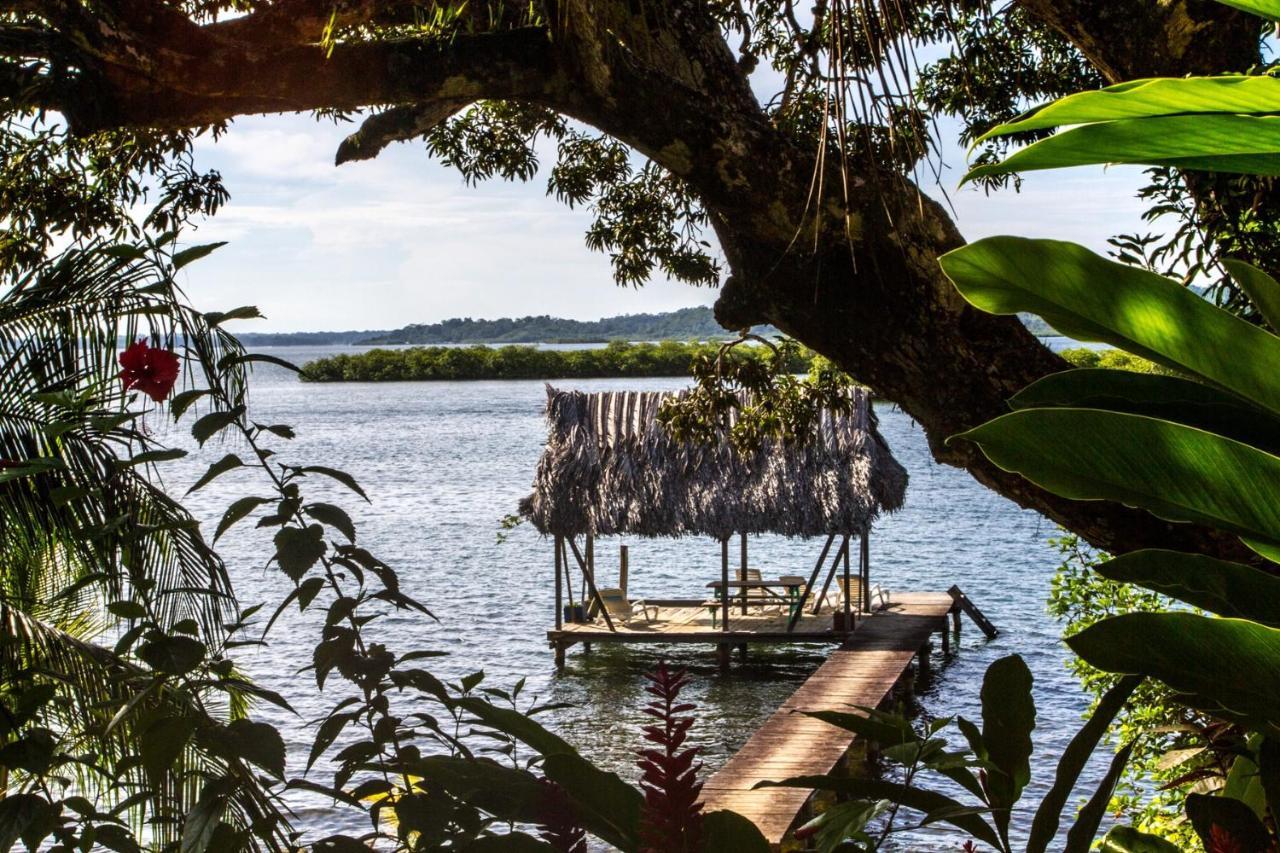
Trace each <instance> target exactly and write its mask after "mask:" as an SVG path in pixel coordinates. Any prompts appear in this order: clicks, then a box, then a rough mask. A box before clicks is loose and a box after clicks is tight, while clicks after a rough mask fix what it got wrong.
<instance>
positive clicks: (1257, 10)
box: [1218, 0, 1280, 21]
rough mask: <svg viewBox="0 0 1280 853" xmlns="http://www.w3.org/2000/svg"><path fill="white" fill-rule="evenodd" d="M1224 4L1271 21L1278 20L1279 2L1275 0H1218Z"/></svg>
mask: <svg viewBox="0 0 1280 853" xmlns="http://www.w3.org/2000/svg"><path fill="white" fill-rule="evenodd" d="M1218 2H1219V3H1221V4H1222V5H1224V6H1231V7H1232V8H1235V9H1242V10H1244V11H1246V12H1252V13H1253V14H1255V15H1258V16H1260V17H1263V18H1269V19H1270V20H1272V21H1280V3H1277V2H1276V0H1218Z"/></svg>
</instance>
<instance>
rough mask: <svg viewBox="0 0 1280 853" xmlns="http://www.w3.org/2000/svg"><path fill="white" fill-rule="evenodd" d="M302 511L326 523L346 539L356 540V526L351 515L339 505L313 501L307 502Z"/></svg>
mask: <svg viewBox="0 0 1280 853" xmlns="http://www.w3.org/2000/svg"><path fill="white" fill-rule="evenodd" d="M302 511H303V512H305V513H306V514H307V515H309V516H311V517H312V518H314V519H315V520H316V521H318V522H320V523H321V524H327V525H329V526H330V527H332V528H334V529H336V530H338V531H339V532H341V533H342V535H343V536H345V537H347V541H349V542H355V541H356V526H355V524H353V523H352V521H351V516H349V515H347V513H346V511H345V510H343V509H342V508H341V507H337V506H334V505H333V504H326V503H314V504H307V505H305V506H304V507H303V508H302Z"/></svg>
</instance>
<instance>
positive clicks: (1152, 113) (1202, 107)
mask: <svg viewBox="0 0 1280 853" xmlns="http://www.w3.org/2000/svg"><path fill="white" fill-rule="evenodd" d="M1277 111H1280V80H1277V79H1275V78H1273V77H1246V76H1243V75H1224V76H1222V77H1186V78H1176V79H1175V78H1169V77H1155V78H1147V79H1143V80H1130V81H1128V82H1125V83H1119V84H1117V85H1115V86H1108V87H1107V88H1105V89H1095V90H1092V91H1087V92H1077V93H1076V94H1074V95H1068V96H1067V97H1065V98H1059V99H1058V100H1056V101H1053V102H1051V103H1049V104H1046V105H1044V106H1041V107H1037V108H1036V109H1034V110H1031V111H1030V112H1028V113H1026V114H1025V115H1023V116H1021V117H1019V118H1018V119H1017V120H1016V121H1012V122H1009V123H1008V124H1002V125H999V126H997V127H994V128H992V129H991V130H989V131H988V132H987V133H985V134H983V135H982V136H981V137H980V138H979V139H978V140H977V142H975V143H974V144H975V145H980V144H981V143H983V142H986V141H987V140H989V139H993V138H995V137H997V136H1007V135H1009V134H1011V133H1025V132H1026V131H1029V130H1047V129H1049V128H1053V127H1062V126H1064V125H1071V124H1093V123H1095V122H1108V121H1120V120H1124V119H1137V118H1156V117H1159V116H1176V115H1191V114H1197V113H1200V114H1215V113H1216V114H1222V113H1232V114H1237V115H1242V114H1249V113H1274V112H1277Z"/></svg>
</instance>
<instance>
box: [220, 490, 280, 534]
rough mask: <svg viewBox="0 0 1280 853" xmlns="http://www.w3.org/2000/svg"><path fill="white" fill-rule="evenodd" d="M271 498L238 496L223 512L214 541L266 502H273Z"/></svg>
mask: <svg viewBox="0 0 1280 853" xmlns="http://www.w3.org/2000/svg"><path fill="white" fill-rule="evenodd" d="M271 500H272V499H271V498H260V497H252V496H250V497H243V498H237V499H236V500H235V501H234V502H232V504H231V506H229V507H227V510H226V512H224V513H223V514H222V518H221V520H219V521H218V528H217V530H216V531H215V532H214V534H213V541H214V542H217V541H218V539H220V538H221V537H222V534H224V533H226V532H227V531H228V530H229V529H231V526H232V525H233V524H235V523H236V522H237V521H239V520H240V519H242V518H244V517H245V516H246V515H248V514H249V513H251V512H253V511H254V510H255V509H257V508H258V507H260V506H262V505H263V504H266V503H271Z"/></svg>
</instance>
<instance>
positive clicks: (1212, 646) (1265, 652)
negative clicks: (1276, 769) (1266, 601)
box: [1067, 613, 1280, 724]
mask: <svg viewBox="0 0 1280 853" xmlns="http://www.w3.org/2000/svg"><path fill="white" fill-rule="evenodd" d="M1067 645H1068V646H1070V647H1071V650H1072V651H1074V652H1075V653H1076V654H1078V655H1079V656H1080V657H1081V658H1083V659H1084V660H1085V662H1087V663H1089V664H1092V665H1093V666H1096V667H1097V668H1098V669H1101V670H1103V671H1105V672H1120V673H1130V674H1137V675H1146V676H1149V677H1151V678H1156V679H1159V680H1160V681H1163V682H1164V683H1165V684H1167V685H1169V686H1170V687H1172V688H1173V689H1174V690H1176V691H1177V692H1179V693H1184V694H1190V695H1191V696H1194V697H1201V698H1203V699H1206V700H1209V701H1212V702H1214V703H1216V704H1217V705H1218V706H1220V707H1221V708H1223V709H1226V710H1228V711H1232V712H1234V713H1236V714H1240V715H1244V716H1245V717H1247V718H1250V719H1252V720H1262V721H1268V722H1270V723H1272V724H1275V723H1278V722H1280V705H1277V703H1276V702H1275V697H1276V696H1280V630H1276V629H1275V628H1268V627H1266V626H1264V625H1259V624H1257V623H1256V622H1249V621H1246V620H1243V619H1220V618H1212V617H1207V616H1196V615H1193V614H1190V613H1126V614H1124V615H1121V616H1113V617H1111V618H1109V619H1104V620H1102V621H1101V622H1097V623H1095V624H1093V625H1090V626H1089V627H1088V628H1086V629H1084V630H1083V631H1081V632H1080V633H1078V634H1076V635H1074V636H1072V637H1069V638H1068V639H1067Z"/></svg>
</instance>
